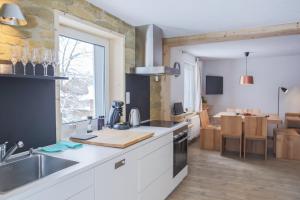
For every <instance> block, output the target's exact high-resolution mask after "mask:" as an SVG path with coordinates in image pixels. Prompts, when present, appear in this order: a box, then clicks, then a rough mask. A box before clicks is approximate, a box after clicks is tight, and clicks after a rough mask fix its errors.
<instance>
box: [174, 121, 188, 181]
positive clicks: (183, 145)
mask: <svg viewBox="0 0 300 200" xmlns="http://www.w3.org/2000/svg"><path fill="white" fill-rule="evenodd" d="M173 145H174V146H173V148H174V155H173V156H174V160H173V162H174V163H173V177H175V176H176V175H177V174H178V173H179V172H180V171H181V170H182V169H183V168H184V167H185V166H186V165H187V151H188V146H187V145H188V126H184V127H182V128H179V129H177V130H175V131H174V132H173Z"/></svg>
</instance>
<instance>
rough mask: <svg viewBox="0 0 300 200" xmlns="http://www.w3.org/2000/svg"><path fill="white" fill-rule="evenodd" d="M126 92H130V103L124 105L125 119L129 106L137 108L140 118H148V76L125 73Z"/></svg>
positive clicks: (127, 115)
mask: <svg viewBox="0 0 300 200" xmlns="http://www.w3.org/2000/svg"><path fill="white" fill-rule="evenodd" d="M126 92H130V104H127V105H126V120H127V121H128V117H129V113H130V110H131V108H135V107H136V108H138V109H139V110H140V113H141V120H142V121H143V120H148V119H150V77H149V76H141V75H135V74H126Z"/></svg>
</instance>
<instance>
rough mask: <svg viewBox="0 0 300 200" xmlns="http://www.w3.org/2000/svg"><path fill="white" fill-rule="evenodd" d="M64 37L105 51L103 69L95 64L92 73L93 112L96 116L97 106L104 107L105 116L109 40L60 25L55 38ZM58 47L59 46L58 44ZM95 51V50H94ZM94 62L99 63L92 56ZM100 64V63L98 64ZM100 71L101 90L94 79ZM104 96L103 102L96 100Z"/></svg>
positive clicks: (106, 109)
mask: <svg viewBox="0 0 300 200" xmlns="http://www.w3.org/2000/svg"><path fill="white" fill-rule="evenodd" d="M59 36H64V37H68V38H71V39H75V40H79V41H82V42H87V43H90V44H94V45H99V46H103V47H104V49H105V52H104V60H105V61H104V65H105V66H104V68H98V67H97V66H98V65H97V64H95V65H94V67H95V68H94V72H95V78H94V81H95V82H94V85H95V109H96V110H95V112H96V115H97V114H99V112H100V106H99V104H103V105H104V115H105V116H107V114H108V109H109V98H108V97H109V69H108V66H109V40H107V39H104V38H101V37H99V36H96V35H92V34H90V33H87V32H84V31H82V30H77V29H75V28H73V27H66V26H64V25H60V26H59V28H58V31H57V37H58V38H59ZM58 45H59V44H58ZM95 50H96V49H95ZM94 59H95V60H94V62H95V63H97V62H99V57H97V56H94ZM99 63H100V62H99ZM102 69H104V77H105V78H104V82H103V84H102V86H103V87H102V88H101V87H100V86H99V85H100V84H99V81H101V80H100V79H99V78H96V77H97V76H98V77H99V76H101V74H102V73H103V72H102ZM101 95H104V102H103V101H102V100H103V99H101V100H98V98H97V96H101ZM74 122H76V121H72V122H68V123H74Z"/></svg>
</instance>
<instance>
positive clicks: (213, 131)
mask: <svg viewBox="0 0 300 200" xmlns="http://www.w3.org/2000/svg"><path fill="white" fill-rule="evenodd" d="M200 122H201V129H200V149H205V150H217V151H219V150H220V126H216V125H212V124H210V122H209V116H208V113H207V110H203V111H201V112H200Z"/></svg>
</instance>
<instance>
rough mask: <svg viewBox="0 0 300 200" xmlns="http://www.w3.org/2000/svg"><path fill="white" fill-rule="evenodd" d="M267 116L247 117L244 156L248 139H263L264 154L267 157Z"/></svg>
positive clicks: (245, 120) (245, 121)
mask: <svg viewBox="0 0 300 200" xmlns="http://www.w3.org/2000/svg"><path fill="white" fill-rule="evenodd" d="M267 126H268V123H267V118H266V117H249V116H248V117H245V119H244V158H246V151H247V140H263V141H264V143H265V148H264V156H265V159H267V150H268V138H267V137H268V131H267Z"/></svg>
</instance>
